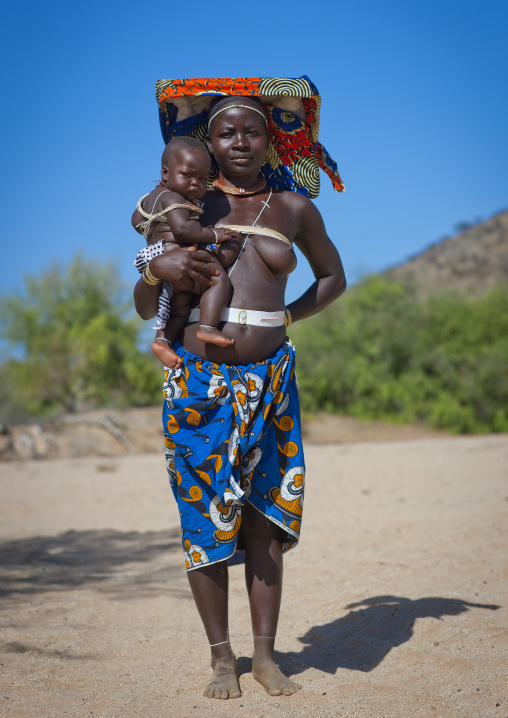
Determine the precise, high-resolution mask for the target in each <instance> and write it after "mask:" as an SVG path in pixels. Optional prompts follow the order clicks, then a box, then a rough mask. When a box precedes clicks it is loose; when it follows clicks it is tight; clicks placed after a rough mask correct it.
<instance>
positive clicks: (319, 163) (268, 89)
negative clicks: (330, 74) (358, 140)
mask: <svg viewBox="0 0 508 718" xmlns="http://www.w3.org/2000/svg"><path fill="white" fill-rule="evenodd" d="M217 96H219V97H223V96H231V97H249V96H250V97H258V98H259V99H260V100H261V102H262V103H263V105H264V107H265V109H266V112H267V116H268V129H269V131H270V144H269V146H268V152H267V153H266V159H265V162H264V164H263V166H262V167H261V173H262V174H263V175H264V177H265V179H266V182H267V184H268V186H269V187H272V188H273V189H281V190H292V191H293V192H300V193H301V194H304V195H306V196H307V197H317V196H318V194H319V167H321V169H322V170H324V171H325V172H326V174H327V175H328V176H329V177H330V179H331V181H332V184H333V187H334V189H335V190H336V191H337V192H342V191H343V190H344V185H343V184H342V180H341V178H340V175H339V173H338V171H337V165H336V164H335V162H334V161H333V160H332V158H331V157H330V155H329V154H328V152H327V151H326V150H325V148H324V147H323V145H322V144H321V143H320V142H318V132H319V109H320V106H321V97H320V96H319V93H318V91H317V88H316V86H315V85H314V84H313V83H312V82H311V81H310V80H309V78H308V77H306V76H305V75H304V76H303V77H299V78H296V79H290V78H269V77H247V78H211V79H204V78H199V79H196V80H159V81H158V82H157V85H156V97H157V102H158V103H159V117H160V123H161V130H162V136H163V138H164V141H165V142H166V144H167V143H168V142H169V141H170V140H171V138H172V137H178V136H179V135H192V136H193V137H197V138H198V139H199V140H202V141H204V139H205V135H206V131H207V119H208V111H209V109H210V105H211V103H212V100H213V99H214V98H215V97H217ZM217 177H218V170H217V167H216V166H214V169H213V170H212V174H211V176H210V181H213V180H214V179H216V178H217Z"/></svg>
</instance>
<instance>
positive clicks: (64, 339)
mask: <svg viewBox="0 0 508 718" xmlns="http://www.w3.org/2000/svg"><path fill="white" fill-rule="evenodd" d="M139 328H140V322H139V320H138V319H137V318H135V317H134V316H133V311H132V300H126V292H125V290H124V289H123V288H122V286H121V285H120V283H119V281H118V279H117V277H116V272H115V269H114V267H113V265H111V264H108V265H106V266H102V267H98V266H97V264H96V263H95V262H90V261H85V260H84V259H83V258H82V257H80V256H78V257H77V258H76V259H75V260H74V261H73V262H72V263H71V264H70V266H68V267H66V268H63V269H62V268H58V267H52V268H51V269H50V270H49V271H47V272H45V273H43V274H42V275H41V276H40V277H38V278H30V277H29V278H26V280H25V287H24V290H23V291H21V292H19V293H16V294H9V295H6V296H4V297H2V302H1V305H0V333H1V336H3V338H4V339H6V340H7V341H8V343H9V344H10V346H11V347H12V348H13V349H14V350H15V351H14V353H13V354H14V356H15V357H20V358H12V357H11V358H10V359H9V360H8V361H7V362H5V363H4V364H3V365H2V367H1V369H0V372H1V379H2V385H3V397H0V398H3V399H4V414H5V404H6V405H7V406H8V407H9V413H10V414H11V415H12V414H13V413H14V414H16V413H18V414H19V413H20V412H25V413H28V414H38V415H42V414H48V413H52V412H54V411H61V410H62V409H64V410H65V411H69V412H72V411H76V410H78V409H81V408H85V407H90V406H95V405H104V404H108V405H109V404H111V405H133V404H147V403H151V402H153V401H155V400H156V398H157V397H158V396H160V384H161V373H162V372H161V370H160V369H158V368H157V363H156V362H155V361H153V360H152V358H151V356H149V355H145V354H142V353H141V352H140V350H139V349H138V347H137V341H138V335H139Z"/></svg>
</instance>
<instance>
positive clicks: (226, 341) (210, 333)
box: [196, 324, 235, 347]
mask: <svg viewBox="0 0 508 718" xmlns="http://www.w3.org/2000/svg"><path fill="white" fill-rule="evenodd" d="M196 336H197V338H198V339H200V340H201V341H202V342H206V343H207V344H215V346H218V347H229V346H231V344H234V343H235V340H234V339H230V338H229V337H226V336H224V334H223V333H222V332H220V331H219V330H218V329H217V327H206V326H204V325H203V324H200V325H199V329H198V332H197V334H196Z"/></svg>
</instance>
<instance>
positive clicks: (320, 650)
mask: <svg viewBox="0 0 508 718" xmlns="http://www.w3.org/2000/svg"><path fill="white" fill-rule="evenodd" d="M346 608H348V609H351V610H350V611H349V613H348V614H347V615H346V616H343V617H342V618H337V619H336V620H335V621H332V622H331V623H326V624H324V625H322V626H314V627H313V628H311V629H310V630H309V631H307V633H306V634H305V635H304V636H301V637H300V638H299V639H298V640H299V641H301V642H302V643H303V644H305V645H304V647H303V648H302V650H301V651H300V652H299V653H297V652H295V651H293V652H290V653H278V655H277V662H278V664H279V665H280V667H281V669H282V670H283V672H284V673H286V674H287V675H292V676H293V675H295V674H298V673H302V672H303V671H305V670H307V669H308V668H317V669H318V670H320V671H325V672H327V673H332V674H333V673H335V672H336V671H337V669H339V668H349V669H350V670H356V671H363V672H368V671H372V670H373V669H374V668H375V667H376V666H378V665H379V664H380V663H381V661H382V660H383V659H384V658H385V657H386V656H387V655H388V653H389V652H390V650H391V649H392V648H394V647H395V646H400V645H401V644H402V643H405V642H406V641H409V639H410V638H411V636H412V635H413V626H414V623H415V621H416V619H417V618H437V619H441V620H442V617H443V616H457V615H458V614H460V613H464V611H468V610H469V609H470V608H480V609H486V610H490V611H495V610H496V609H498V608H499V606H495V605H485V604H480V603H470V602H469V601H464V600H462V599H457V598H437V597H426V598H419V599H417V600H414V601H413V600H411V599H409V598H403V597H400V596H374V597H373V598H367V599H365V601H359V602H357V603H350V604H349V605H348V606H346ZM354 609H356V610H354Z"/></svg>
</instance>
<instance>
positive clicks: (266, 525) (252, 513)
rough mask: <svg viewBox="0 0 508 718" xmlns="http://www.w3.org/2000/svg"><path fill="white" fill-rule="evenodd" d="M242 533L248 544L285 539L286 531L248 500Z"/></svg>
mask: <svg viewBox="0 0 508 718" xmlns="http://www.w3.org/2000/svg"><path fill="white" fill-rule="evenodd" d="M242 534H243V539H244V541H245V544H246V545H248V544H251V543H253V542H255V543H257V544H259V543H267V544H269V543H271V542H272V541H274V540H275V541H278V542H279V543H283V541H284V540H285V538H284V531H283V530H282V529H281V528H280V527H279V526H277V524H274V523H273V521H270V519H268V518H267V517H266V516H265V515H264V514H262V513H261V511H258V510H257V509H255V508H254V507H253V506H251V504H249V503H248V502H247V501H246V502H245V504H244V507H243V509H242Z"/></svg>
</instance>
